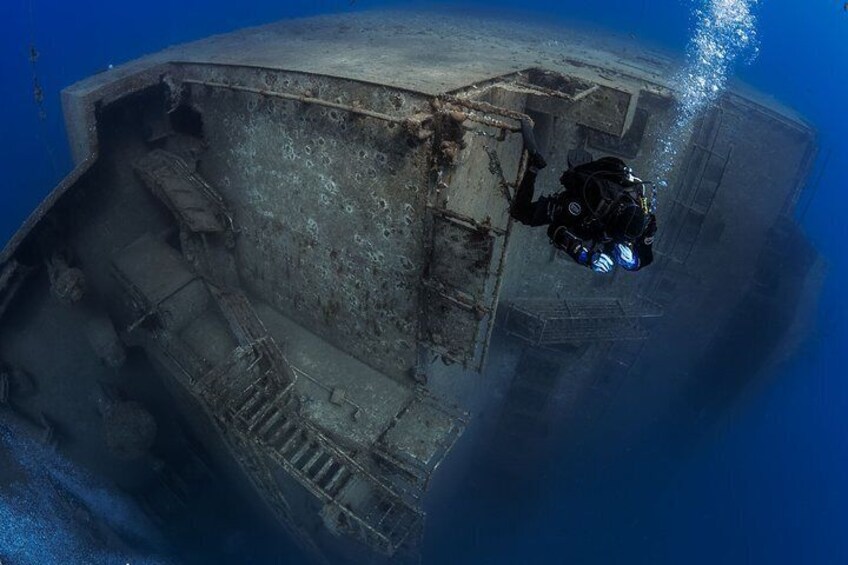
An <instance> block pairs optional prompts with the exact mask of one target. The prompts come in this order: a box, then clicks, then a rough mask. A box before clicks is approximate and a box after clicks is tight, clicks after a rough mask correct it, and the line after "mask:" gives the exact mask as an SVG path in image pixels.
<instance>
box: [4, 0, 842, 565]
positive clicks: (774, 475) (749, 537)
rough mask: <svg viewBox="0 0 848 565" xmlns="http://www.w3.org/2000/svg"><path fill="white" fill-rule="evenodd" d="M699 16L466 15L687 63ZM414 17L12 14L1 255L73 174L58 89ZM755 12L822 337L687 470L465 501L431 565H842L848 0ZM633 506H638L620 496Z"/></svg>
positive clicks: (765, 80)
mask: <svg viewBox="0 0 848 565" xmlns="http://www.w3.org/2000/svg"><path fill="white" fill-rule="evenodd" d="M698 1H699V0H689V1H686V0H630V1H626V0H607V1H590V0H582V1H580V0H561V1H546V2H533V3H528V2H519V1H518V0H513V1H508V0H490V1H488V2H465V3H462V5H463V6H468V7H471V8H473V9H474V10H478V11H484V12H487V13H488V12H494V13H501V14H504V15H507V16H509V17H513V16H515V17H519V16H518V14H523V16H521V17H529V18H536V19H543V20H546V21H552V20H563V21H564V22H584V23H585V24H586V25H591V26H599V27H602V28H607V29H610V30H613V31H616V32H618V33H621V34H624V35H632V36H634V37H635V38H636V39H637V40H640V41H647V42H650V43H653V44H657V45H660V46H663V47H667V48H669V49H673V50H676V51H678V52H682V51H683V50H684V48H685V45H686V41H687V39H688V37H689V35H690V32H691V24H692V18H691V12H692V9H693V7H696V6H697V5H698ZM458 5H460V3H455V2H454V3H450V5H445V6H444V9H456V8H457V6H458ZM408 6H410V3H409V2H400V1H399V2H377V1H365V0H359V1H356V2H353V3H351V2H350V1H349V0H320V1H314V2H309V1H305V0H298V1H288V2H287V1H282V0H278V1H273V2H272V1H268V0H265V1H241V2H232V1H223V0H205V1H201V0H171V1H165V0H147V1H145V2H111V3H106V2H101V1H95V0H78V1H59V0H0V25H2V33H0V127H1V128H2V129H0V132H2V137H0V173H2V177H0V240H2V241H5V240H6V239H7V238H8V237H9V236H11V234H12V233H13V232H14V230H15V229H17V226H18V225H19V224H20V223H21V222H22V221H23V219H24V218H25V217H26V215H27V214H28V213H29V211H31V210H32V209H33V207H34V206H35V205H36V204H37V203H38V202H39V201H40V200H41V199H42V198H43V197H44V196H45V195H46V194H47V192H48V191H49V190H50V189H51V188H52V187H53V186H54V185H55V184H56V182H57V181H58V180H59V179H60V178H61V177H62V176H63V175H64V174H65V173H67V172H68V171H69V170H70V167H71V160H70V156H69V154H68V150H67V148H66V142H65V139H64V128H63V123H62V118H61V111H60V106H59V97H58V92H59V89H60V88H62V87H64V86H67V85H69V84H71V83H73V82H74V81H77V80H79V79H82V78H84V77H86V76H88V75H90V74H92V73H95V72H98V71H100V70H103V69H105V68H106V67H108V65H110V64H119V63H121V62H124V61H127V60H130V59H132V58H135V57H137V56H139V55H142V54H145V53H149V52H153V51H157V50H159V49H161V48H163V47H165V46H167V45H171V44H175V43H181V42H184V41H187V40H191V39H197V38H202V37H204V36H207V35H209V34H212V33H220V32H225V31H230V30H233V29H237V28H241V27H244V26H248V25H257V24H261V23H266V22H270V21H274V20H277V19H281V18H287V17H297V16H306V15H313V14H319V13H325V12H338V11H353V10H360V9H367V8H373V7H408ZM756 13H757V15H758V21H759V25H758V28H759V29H758V35H759V42H760V54H759V57H758V58H757V59H756V60H755V61H754V62H753V63H752V64H750V65H748V66H739V67H738V68H737V69H736V75H737V77H739V78H741V79H742V80H744V81H746V82H748V83H750V84H752V85H753V86H755V87H757V88H758V89H759V90H761V91H764V92H766V93H768V94H771V95H772V96H774V97H775V98H777V99H779V100H780V101H782V102H784V103H786V104H787V105H789V106H791V107H793V108H795V109H797V110H798V111H800V112H801V113H802V114H803V115H804V116H805V117H806V118H807V119H809V120H810V121H811V122H812V123H813V124H814V125H815V126H816V127H817V128H818V129H819V131H820V135H821V140H820V142H821V147H822V152H821V156H820V162H819V166H818V168H817V171H821V173H822V174H821V180H820V182H819V185H818V187H817V189H816V192H815V197H814V199H813V200H812V202H811V204H810V205H809V207H808V208H807V209H802V210H801V212H803V217H802V221H803V225H804V227H805V229H806V231H807V233H808V234H809V236H810V238H811V239H812V240H813V242H814V244H815V245H816V246H817V248H818V249H819V250H820V251H821V252H822V253H823V254H824V255H825V256H826V257H827V259H828V261H829V263H830V276H829V278H828V281H827V283H826V286H825V289H824V294H823V296H822V301H821V305H820V308H819V311H818V313H817V315H816V325H815V328H814V330H813V333H812V335H810V336H809V339H808V340H807V342H806V343H805V344H804V345H803V347H802V348H801V350H800V351H798V352H796V353H795V354H794V355H793V356H791V357H790V358H789V359H788V360H787V361H786V362H785V363H783V364H782V365H780V366H779V367H777V368H776V369H775V370H774V372H773V374H771V375H769V376H768V378H767V379H764V380H763V381H762V383H763V384H761V385H760V386H758V387H757V388H756V389H755V390H749V391H747V392H746V393H745V394H744V395H743V396H742V397H741V398H740V399H739V400H738V401H737V402H736V403H735V405H734V406H733V407H732V409H731V410H730V411H729V413H727V415H726V417H725V418H724V419H723V420H722V421H721V422H720V423H719V425H718V426H717V428H716V429H715V430H714V431H713V432H711V433H710V434H709V435H708V436H707V437H706V438H700V440H699V443H698V445H696V446H695V447H694V448H693V449H692V450H691V452H689V454H688V456H687V458H686V459H685V460H683V461H680V462H678V463H677V464H675V465H673V466H671V465H668V464H667V463H660V462H658V461H655V460H654V459H653V458H652V456H651V453H653V450H652V449H649V447H648V446H644V445H634V446H633V447H632V451H631V455H630V457H629V458H628V459H627V462H626V465H624V466H622V467H616V466H615V465H612V466H609V467H606V468H604V469H601V470H599V471H598V473H597V474H596V475H595V477H594V480H593V481H591V483H590V484H587V485H586V486H585V488H584V489H582V490H579V489H575V488H573V486H569V485H561V486H557V485H556V484H554V485H552V486H551V487H550V490H549V492H547V494H546V496H545V497H544V499H543V500H541V501H536V502H535V503H534V507H533V508H532V509H530V511H529V512H528V511H526V509H525V511H524V512H523V513H522V519H521V520H519V521H516V520H514V519H512V517H511V512H510V508H509V507H508V506H504V505H501V506H494V507H491V506H486V505H485V504H483V503H482V502H481V503H480V504H479V505H478V506H476V507H475V506H474V503H473V501H471V502H468V501H466V504H467V505H469V506H467V507H466V508H465V510H464V511H462V512H458V515H461V516H462V518H463V520H464V521H460V520H459V519H456V520H454V523H451V524H445V525H443V526H442V527H438V526H437V525H435V524H433V526H435V527H434V531H433V532H431V533H430V534H429V539H428V542H427V549H426V552H425V556H426V560H427V561H428V562H434V563H435V562H463V563H472V562H473V563H566V562H569V563H652V564H678V563H681V564H682V563H704V564H707V563H769V564H773V563H779V564H782V563H793V564H795V563H815V564H839V563H848V471H846V470H847V469H848V380H846V360H848V354H846V352H845V348H846V345H848V339H846V336H848V327H846V316H845V313H846V312H845V310H846V302H847V301H846V299H845V296H846V292H848V290H846V289H848V277H846V268H847V267H848V260H846V258H848V253H846V251H845V243H846V240H848V227H846V226H848V196H846V194H845V190H846V187H848V182H846V177H848V157H846V143H845V141H844V139H843V136H844V135H846V133H848V94H847V93H848V11H846V10H845V9H844V8H843V2H842V0H763V1H761V2H760V4H759V5H758V6H757V8H756ZM31 43H34V44H35V45H37V46H38V49H39V51H40V53H41V57H40V59H39V61H38V66H37V71H38V77H39V79H40V81H41V84H42V86H43V88H44V92H45V100H44V110H45V113H46V118H45V119H44V120H41V119H39V115H38V108H37V107H36V105H35V104H34V102H33V93H32V81H33V74H32V68H31V66H30V63H29V60H28V56H29V53H28V52H29V45H30V44H31ZM828 156H829V158H826V157H828ZM825 161H826V163H825ZM799 215H800V214H799ZM728 252H729V253H732V250H728ZM554 463H556V462H554ZM578 491H579V492H578ZM622 492H628V493H632V494H633V496H630V497H627V496H624V497H620V496H619V494H620V493H622ZM473 532H476V533H473ZM481 532H482V534H481ZM481 536H482V537H481ZM32 543H38V540H35V539H34V540H33V541H32Z"/></svg>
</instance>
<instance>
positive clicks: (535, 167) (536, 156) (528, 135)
mask: <svg viewBox="0 0 848 565" xmlns="http://www.w3.org/2000/svg"><path fill="white" fill-rule="evenodd" d="M521 137H523V138H524V147H525V148H526V149H527V155H528V160H527V165H528V168H529V169H531V170H532V171H533V172H538V171H540V170H542V169H544V168H545V167H547V166H548V163H547V161H545V158H544V157H542V154H541V153H540V152H539V146H538V145H536V135H535V134H534V133H533V126H532V125H530V121H529V120H528V119H527V118H522V119H521Z"/></svg>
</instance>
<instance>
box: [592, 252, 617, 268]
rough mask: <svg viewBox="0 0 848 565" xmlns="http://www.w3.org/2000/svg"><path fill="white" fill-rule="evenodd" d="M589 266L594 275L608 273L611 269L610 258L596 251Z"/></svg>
mask: <svg viewBox="0 0 848 565" xmlns="http://www.w3.org/2000/svg"><path fill="white" fill-rule="evenodd" d="M590 265H591V267H592V270H593V271H595V272H596V273H609V272H610V271H612V267H613V262H612V257H610V256H609V255H607V254H606V253H604V252H602V251H598V252H597V253H595V254H594V255H592V262H591V263H590Z"/></svg>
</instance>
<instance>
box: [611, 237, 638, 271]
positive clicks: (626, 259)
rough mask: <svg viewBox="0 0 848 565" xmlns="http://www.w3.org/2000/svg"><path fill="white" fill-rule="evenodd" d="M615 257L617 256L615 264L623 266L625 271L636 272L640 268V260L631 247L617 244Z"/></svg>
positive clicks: (614, 250)
mask: <svg viewBox="0 0 848 565" xmlns="http://www.w3.org/2000/svg"><path fill="white" fill-rule="evenodd" d="M613 255H615V262H616V263H618V264H619V265H621V267H622V268H623V269H626V270H628V271H635V270H636V269H637V268H638V267H639V258H638V257H637V256H636V252H635V251H633V248H631V247H630V246H629V245H625V244H623V243H616V244H615V249H613Z"/></svg>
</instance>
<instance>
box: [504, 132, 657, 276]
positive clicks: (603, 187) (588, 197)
mask: <svg viewBox="0 0 848 565" xmlns="http://www.w3.org/2000/svg"><path fill="white" fill-rule="evenodd" d="M521 133H522V135H523V136H524V145H525V148H526V149H527V152H528V155H529V160H528V166H527V170H526V171H525V173H524V177H523V178H522V180H521V184H520V185H519V187H518V191H517V192H516V194H515V198H514V200H513V203H512V207H511V209H510V214H511V215H512V217H513V218H515V219H516V220H518V221H519V222H521V223H522V224H525V225H528V226H533V227H536V226H548V237H549V238H550V240H551V244H552V245H554V246H555V247H557V248H558V249H561V250H562V251H564V252H565V253H567V254H568V255H569V256H571V258H572V259H574V261H576V262H577V263H578V264H580V265H583V266H585V267H588V268H590V269H592V270H593V271H595V272H596V273H609V272H611V271H612V270H613V269H614V267H615V265H616V264H618V265H619V266H620V267H621V268H623V269H625V270H627V271H638V270H639V269H643V268H645V267H647V266H648V265H650V264H651V262H653V260H654V253H653V250H652V246H653V242H654V235H655V234H656V232H657V219H656V216H655V215H654V214H653V213H652V211H651V206H650V203H649V200H648V197H647V196H646V195H645V191H644V187H645V186H646V185H647V184H650V183H645V182H643V181H641V180H640V179H638V178H636V177H634V176H633V171H632V170H631V169H630V167H628V166H627V165H626V164H625V163H624V161H622V160H621V159H617V158H615V157H603V158H601V159H597V160H595V161H591V162H588V163H585V164H581V165H578V166H574V167H572V166H571V163H570V162H569V169H568V170H567V171H565V172H564V173H563V174H562V177H560V183H562V185H563V187H565V190H563V191H561V192H559V193H557V194H553V195H551V196H543V197H541V198H539V199H538V200H536V201H535V202H533V193H534V191H535V184H536V175H537V174H538V172H539V171H540V170H541V169H544V168H545V167H546V166H547V163H546V162H545V159H544V158H543V157H542V155H541V154H540V153H539V149H538V146H537V145H536V139H535V136H534V134H533V129H532V126H531V125H530V123H529V122H528V121H527V120H522V121H521Z"/></svg>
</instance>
